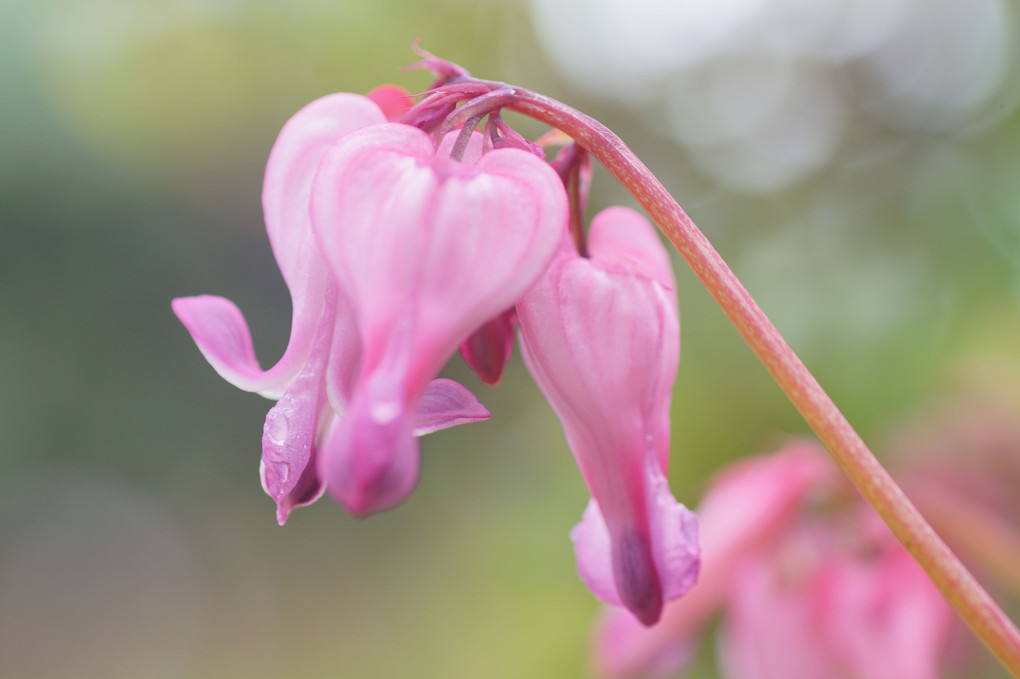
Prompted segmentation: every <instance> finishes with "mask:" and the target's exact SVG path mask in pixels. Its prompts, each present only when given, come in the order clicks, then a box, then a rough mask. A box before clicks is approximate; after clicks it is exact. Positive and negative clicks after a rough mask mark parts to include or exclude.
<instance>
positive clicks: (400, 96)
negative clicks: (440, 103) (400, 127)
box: [365, 85, 414, 123]
mask: <svg viewBox="0 0 1020 679" xmlns="http://www.w3.org/2000/svg"><path fill="white" fill-rule="evenodd" d="M365 97H366V98H368V99H371V100H372V102H373V103H374V104H375V105H376V106H378V107H379V109H380V110H381V111H382V112H383V114H384V115H385V116H386V120H388V121H389V122H391V123H392V122H396V121H398V120H400V118H401V117H402V116H403V115H404V114H405V113H407V111H408V109H410V108H411V106H412V105H413V104H414V101H413V100H412V96H411V94H410V93H409V92H408V91H407V90H405V89H404V88H403V87H400V86H399V85H379V87H376V88H373V89H372V90H369V92H368V93H367V94H365Z"/></svg>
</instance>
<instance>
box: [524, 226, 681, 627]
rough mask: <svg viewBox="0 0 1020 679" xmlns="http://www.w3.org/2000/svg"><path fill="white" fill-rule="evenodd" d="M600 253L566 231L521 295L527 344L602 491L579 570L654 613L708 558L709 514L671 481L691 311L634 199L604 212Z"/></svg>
mask: <svg viewBox="0 0 1020 679" xmlns="http://www.w3.org/2000/svg"><path fill="white" fill-rule="evenodd" d="M588 252H589V253H590V257H589V258H584V257H581V256H580V255H579V254H578V252H577V249H576V248H575V247H574V244H573V241H572V239H571V238H570V236H569V235H568V234H566V233H564V237H563V239H562V241H561V247H560V250H559V252H558V254H557V257H556V259H555V260H554V261H553V263H552V264H551V265H550V267H549V269H548V270H547V271H546V272H545V273H544V274H543V276H542V277H541V278H540V279H539V281H538V282H537V283H536V284H535V286H534V287H533V288H532V289H531V290H530V291H529V292H528V294H527V295H525V296H524V298H523V299H522V300H521V301H520V302H519V303H518V305H517V310H518V316H519V319H520V326H521V338H522V352H523V355H524V358H525V362H526V363H527V365H528V367H529V368H530V369H531V373H532V375H534V377H535V380H536V382H538V384H539V387H540V388H541V389H542V392H543V393H544V394H545V396H546V398H547V399H548V400H549V402H550V404H551V405H552V407H553V409H554V410H555V411H556V413H557V414H558V415H559V417H560V421H561V422H562V423H563V428H564V431H565V432H566V436H567V441H568V443H569V444H570V448H571V450H572V451H573V453H574V457H575V459H576V460H577V464H578V466H579V467H580V469H581V474H582V475H583V476H584V480H585V482H586V483H587V484H588V488H589V490H590V491H591V494H592V502H591V504H590V505H589V506H588V509H587V511H586V512H585V513H584V518H583V520H582V521H581V523H580V524H579V525H578V526H577V527H576V528H575V529H574V532H573V534H572V537H573V539H574V545H575V550H576V553H577V564H578V570H579V571H580V573H581V576H582V578H583V579H584V580H585V582H586V583H587V584H588V586H589V587H590V588H591V589H592V591H593V592H595V594H596V595H597V596H598V597H600V598H601V599H603V600H604V601H606V602H608V603H611V604H615V605H620V606H625V607H626V608H627V609H629V610H630V612H631V613H633V614H634V615H635V616H636V617H637V618H638V619H639V620H640V621H641V622H642V623H643V624H645V625H651V624H653V623H654V622H656V621H657V620H658V618H659V614H660V612H661V611H662V606H663V604H664V603H665V602H666V601H669V600H671V599H675V598H677V597H679V596H680V595H682V594H683V593H684V592H686V591H687V590H688V589H689V588H690V587H691V586H692V585H693V584H694V582H695V581H696V579H697V576H698V569H699V564H700V561H699V557H698V524H697V519H696V518H695V517H694V515H693V514H692V513H691V512H690V511H689V510H688V509H687V508H685V507H684V506H683V505H681V504H679V503H678V502H677V501H676V500H675V499H674V498H673V496H672V495H671V494H670V492H669V487H668V484H667V481H666V468H667V464H668V459H669V429H670V423H669V405H670V398H671V392H672V388H673V380H674V376H675V375H676V367H677V361H678V360H679V352H680V344H679V342H680V340H679V330H680V328H679V320H678V315H677V307H676V296H675V292H674V282H673V274H672V269H671V267H670V264H669V257H668V255H667V254H666V251H665V249H664V248H663V247H662V244H661V243H660V242H659V240H658V237H657V235H656V234H655V232H654V230H653V229H652V227H651V225H650V224H649V223H648V222H647V220H645V219H644V218H643V217H641V216H640V215H638V214H637V213H636V212H634V211H633V210H629V209H626V208H610V209H609V210H606V211H604V212H602V213H600V214H599V215H598V216H596V217H595V219H594V220H593V221H592V224H591V229H590V233H589V238H588Z"/></svg>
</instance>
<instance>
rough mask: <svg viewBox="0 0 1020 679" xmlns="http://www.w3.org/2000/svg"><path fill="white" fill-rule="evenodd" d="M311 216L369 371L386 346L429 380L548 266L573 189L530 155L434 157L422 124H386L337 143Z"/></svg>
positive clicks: (416, 375)
mask: <svg viewBox="0 0 1020 679" xmlns="http://www.w3.org/2000/svg"><path fill="white" fill-rule="evenodd" d="M312 215H313V219H314V222H315V229H316V233H317V235H318V237H319V241H320V244H321V246H322V251H323V252H324V253H325V254H326V258H327V260H328V261H329V264H330V267H331V269H332V270H333V273H334V274H335V275H336V276H337V278H338V279H339V280H340V281H342V283H343V287H344V289H345V290H346V291H347V292H348V294H349V295H350V298H351V303H352V306H353V307H354V308H355V312H356V314H357V317H358V324H359V326H360V328H361V332H362V339H363V345H364V347H365V354H364V356H363V358H362V370H363V371H365V370H367V371H372V370H373V369H374V368H375V366H376V365H377V364H378V363H379V362H380V361H381V360H382V359H383V356H384V355H386V354H389V358H388V360H391V361H394V362H396V363H400V362H401V361H403V362H406V363H407V365H406V368H407V370H408V372H409V373H410V376H411V377H412V378H413V382H414V383H415V384H416V385H417V388H418V389H419V390H420V389H421V388H423V387H424V383H425V381H427V379H428V378H429V377H431V376H432V375H434V374H435V373H436V372H438V370H439V368H440V367H441V366H442V364H443V363H444V362H445V361H446V360H447V358H449V356H450V355H451V354H452V353H453V351H454V350H455V349H456V347H457V346H458V344H459V343H460V342H461V341H462V339H463V338H464V337H466V336H467V335H468V333H470V332H471V331H472V330H474V329H475V328H477V327H478V326H480V325H481V324H482V323H483V322H485V321H487V320H488V319H490V318H492V317H494V316H495V315H496V314H498V313H500V312H502V311H503V310H504V309H506V308H508V307H509V306H511V305H512V304H513V303H514V302H515V301H516V299H517V298H518V297H519V296H520V295H521V294H522V293H523V292H524V290H526V289H527V288H528V286H529V285H530V284H531V283H532V282H533V281H534V279H535V278H536V277H537V276H538V274H539V273H540V272H541V271H542V269H543V268H544V267H545V265H546V264H547V263H548V261H549V259H550V257H551V256H552V254H553V252H554V250H555V247H556V244H557V242H558V240H559V236H560V234H561V233H562V232H563V230H564V225H565V223H566V222H565V215H566V197H565V195H564V192H563V188H562V184H561V183H560V182H559V179H558V178H557V177H556V175H555V173H554V172H553V171H552V170H551V169H550V168H549V167H548V166H546V165H545V164H544V163H542V162H541V161H539V160H538V159H537V158H534V157H532V156H530V155H528V154H526V153H523V152H520V151H516V150H506V151H493V152H491V153H488V154H486V155H485V156H484V157H482V159H481V160H480V161H479V162H478V163H477V164H476V165H475V166H474V167H473V168H472V167H468V166H466V165H462V164H459V163H455V162H453V161H450V160H448V159H444V158H437V157H435V156H433V152H432V144H431V141H430V140H429V138H428V136H427V135H425V134H424V133H423V132H421V131H420V130H417V129H416V128H412V127H409V126H406V125H396V124H393V125H377V126H373V127H371V128H366V129H364V130H360V131H358V132H355V133H352V134H351V135H348V136H346V137H345V138H344V139H343V140H341V141H340V142H339V143H338V144H336V145H335V146H334V147H333V149H332V150H331V151H330V152H329V154H328V155H327V157H326V158H325V159H324V161H323V163H322V165H321V166H320V169H319V173H318V175H317V177H316V180H315V189H314V192H313V196H312ZM398 327H399V328H400V331H399V332H395V331H396V330H397V328H398ZM409 333H410V334H409Z"/></svg>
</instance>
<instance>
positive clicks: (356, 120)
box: [262, 93, 385, 377]
mask: <svg viewBox="0 0 1020 679" xmlns="http://www.w3.org/2000/svg"><path fill="white" fill-rule="evenodd" d="M384 121H385V117H384V116H383V114H382V112H381V111H380V110H379V108H378V107H377V106H376V105H375V104H374V103H372V102H371V101H370V100H368V99H366V98H365V97H361V96H358V95H354V94H345V93H341V94H331V95H328V96H326V97H322V98H321V99H317V100H315V101H313V102H312V103H310V104H308V105H307V106H305V107H304V108H303V109H301V110H300V111H298V112H297V113H296V114H294V116H293V117H291V119H290V120H289V121H287V124H286V125H284V127H283V129H282V130H281V131H280V135H279V137H278V138H277V140H276V144H275V145H274V146H273V150H272V152H271V153H270V156H269V162H268V163H267V165H266V174H265V180H264V183H263V189H262V206H263V209H264V211H265V219H266V230H267V232H268V234H269V242H270V244H271V245H272V247H273V254H274V255H275V256H276V261H277V264H278V265H279V267H280V272H281V273H282V274H283V279H284V281H286V283H287V287H288V288H289V290H290V296H291V303H292V306H293V316H292V322H291V335H290V341H289V342H288V345H287V349H286V351H285V352H284V355H283V358H281V359H280V361H279V363H278V364H277V365H276V366H275V367H274V368H272V369H271V371H270V372H272V373H279V374H281V376H284V377H286V376H292V375H294V374H295V373H296V372H297V370H298V369H299V368H300V365H301V364H302V363H303V362H304V360H305V359H306V357H307V355H308V351H309V350H310V349H311V344H312V342H313V338H314V336H315V332H316V328H317V327H318V322H319V319H320V317H321V316H322V314H323V311H324V309H323V294H324V290H325V286H326V284H327V282H328V280H329V272H328V271H327V269H326V267H325V264H324V263H323V261H322V257H321V255H320V254H319V251H318V244H317V243H316V241H315V237H314V235H313V234H312V228H311V222H310V221H309V217H308V203H309V195H310V193H311V186H312V179H313V177H314V175H315V169H316V167H317V166H318V164H319V161H320V160H321V159H322V157H323V154H324V153H325V152H326V150H327V149H328V148H330V146H331V145H332V144H333V142H335V141H336V140H337V139H339V138H341V137H342V136H344V135H345V134H347V133H349V132H351V131H353V130H356V129H359V128H361V127H365V126H367V125H372V124H375V123H382V122H384Z"/></svg>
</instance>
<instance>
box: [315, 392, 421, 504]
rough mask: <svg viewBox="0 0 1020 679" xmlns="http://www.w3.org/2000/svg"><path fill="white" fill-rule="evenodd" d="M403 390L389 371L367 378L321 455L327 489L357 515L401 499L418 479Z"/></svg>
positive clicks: (414, 441) (416, 455) (415, 448)
mask: <svg viewBox="0 0 1020 679" xmlns="http://www.w3.org/2000/svg"><path fill="white" fill-rule="evenodd" d="M400 392H401V390H400V388H399V385H398V384H394V383H393V382H392V381H390V380H386V379H385V376H382V377H381V378H376V379H375V380H374V381H372V382H370V383H367V384H365V385H364V386H363V388H361V389H360V390H359V391H358V392H356V393H355V396H354V400H353V401H352V402H351V405H350V408H348V410H347V412H346V413H345V414H344V417H343V419H342V420H340V421H339V422H338V424H337V425H336V426H335V427H334V428H333V429H332V430H331V431H330V433H329V435H328V436H327V438H326V440H325V442H324V444H323V447H322V451H321V452H322V454H321V455H320V456H319V458H318V467H319V475H320V476H321V477H322V478H323V479H324V480H325V482H326V489H327V491H328V492H329V494H330V495H331V496H332V497H333V498H334V499H335V500H336V501H337V502H339V503H340V504H341V505H343V506H344V507H345V508H346V509H347V510H348V511H349V512H351V513H352V514H354V515H356V516H365V515H367V514H371V513H373V512H379V511H383V510H385V509H389V508H391V507H393V506H395V505H397V504H399V503H400V502H402V501H403V500H404V499H405V498H406V497H407V496H408V495H410V493H411V491H413V490H414V487H415V485H416V484H417V483H418V472H419V469H420V466H421V454H420V451H419V448H418V439H417V438H416V437H415V436H414V431H413V429H412V427H411V419H412V418H411V416H410V415H409V412H408V410H409V407H408V403H407V400H406V398H404V396H403V394H401V393H400Z"/></svg>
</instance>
